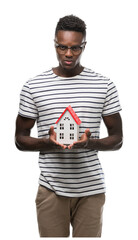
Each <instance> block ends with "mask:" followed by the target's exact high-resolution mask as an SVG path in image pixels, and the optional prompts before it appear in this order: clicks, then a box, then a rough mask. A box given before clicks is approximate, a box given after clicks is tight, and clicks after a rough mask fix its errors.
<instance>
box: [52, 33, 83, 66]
mask: <svg viewBox="0 0 138 240" xmlns="http://www.w3.org/2000/svg"><path fill="white" fill-rule="evenodd" d="M82 43H84V44H82ZM58 45H59V47H58ZM55 46H57V47H56V53H57V58H58V61H59V66H60V67H62V68H64V70H73V69H74V68H75V67H76V66H79V64H80V58H81V55H82V52H83V50H84V48H85V39H84V36H83V34H82V33H81V32H75V31H62V30H60V31H58V32H57V35H56V37H55ZM78 46H81V48H80V50H79V51H76V49H77V48H78ZM66 47H74V48H72V49H70V48H69V49H67V48H66ZM64 48H66V50H64ZM74 49H75V50H74Z"/></svg>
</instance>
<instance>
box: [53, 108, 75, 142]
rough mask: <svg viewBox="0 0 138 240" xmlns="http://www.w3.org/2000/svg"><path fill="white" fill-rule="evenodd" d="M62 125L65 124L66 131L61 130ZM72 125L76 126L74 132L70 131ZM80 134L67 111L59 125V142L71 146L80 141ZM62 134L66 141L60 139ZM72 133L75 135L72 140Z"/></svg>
mask: <svg viewBox="0 0 138 240" xmlns="http://www.w3.org/2000/svg"><path fill="white" fill-rule="evenodd" d="M69 119H70V120H69ZM60 124H64V129H60ZM70 124H74V130H70ZM78 132H79V130H78V125H77V123H76V122H75V121H74V119H73V117H72V116H71V115H70V113H69V111H68V110H67V111H66V112H65V114H64V115H63V116H62V118H61V119H60V120H59V122H58V123H57V141H58V142H60V143H63V144H71V143H73V142H74V141H77V140H78ZM60 133H64V139H60ZM70 133H74V139H70Z"/></svg>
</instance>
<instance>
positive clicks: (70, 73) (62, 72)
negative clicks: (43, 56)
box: [53, 65, 84, 77]
mask: <svg viewBox="0 0 138 240" xmlns="http://www.w3.org/2000/svg"><path fill="white" fill-rule="evenodd" d="M83 69H84V67H83V66H81V65H78V66H76V67H75V68H74V69H66V68H62V66H60V65H59V66H58V67H56V68H53V72H54V73H55V74H56V75H58V76H61V77H74V76H76V75H78V74H80V73H81V72H82V71H83Z"/></svg>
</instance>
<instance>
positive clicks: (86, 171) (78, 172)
mask: <svg viewBox="0 0 138 240" xmlns="http://www.w3.org/2000/svg"><path fill="white" fill-rule="evenodd" d="M99 170H102V168H97V169H94V170H90V171H86V172H69V173H66V172H51V171H50V172H48V171H41V172H42V173H50V174H51V173H52V174H53V173H54V174H61V175H62V174H64V175H66V174H70V175H72V174H84V173H88V172H95V171H99Z"/></svg>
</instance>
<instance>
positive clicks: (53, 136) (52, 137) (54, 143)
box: [49, 126, 67, 149]
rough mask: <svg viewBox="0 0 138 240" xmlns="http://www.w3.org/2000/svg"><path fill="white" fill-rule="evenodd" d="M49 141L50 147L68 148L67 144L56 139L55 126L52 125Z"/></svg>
mask: <svg viewBox="0 0 138 240" xmlns="http://www.w3.org/2000/svg"><path fill="white" fill-rule="evenodd" d="M49 143H50V148H54V149H57V148H58V149H65V148H67V146H66V145H64V144H60V143H59V142H57V141H56V132H55V131H54V127H53V126H51V127H50V129H49Z"/></svg>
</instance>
